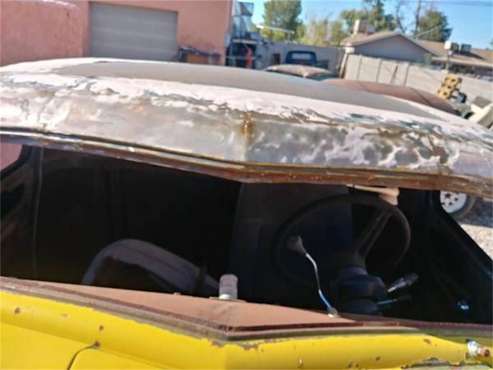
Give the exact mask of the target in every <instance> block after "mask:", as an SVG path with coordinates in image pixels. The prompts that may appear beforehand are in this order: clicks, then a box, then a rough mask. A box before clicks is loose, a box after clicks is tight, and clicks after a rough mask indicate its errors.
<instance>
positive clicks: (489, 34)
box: [253, 0, 493, 48]
mask: <svg viewBox="0 0 493 370" xmlns="http://www.w3.org/2000/svg"><path fill="white" fill-rule="evenodd" d="M264 1H266V0H253V2H254V14H253V21H254V23H262V21H263V11H264ZM396 1H397V0H387V3H386V11H387V12H388V13H393V12H394V8H395V4H396ZM423 1H424V2H425V3H426V4H429V3H433V5H434V6H435V8H437V9H439V10H441V11H442V12H443V13H445V15H446V16H447V18H448V21H449V24H450V25H451V26H452V28H453V31H452V36H451V38H450V39H451V41H453V42H458V43H465V44H472V45H473V47H479V48H486V47H491V45H490V42H491V41H492V40H493V0H423ZM408 2H409V3H410V5H409V6H410V7H411V9H412V8H413V5H414V4H415V3H416V0H409V1H408ZM361 6H362V2H361V0H302V7H303V12H302V14H301V17H302V19H304V20H306V19H307V18H310V17H317V16H318V17H325V16H329V17H330V19H335V18H337V16H338V15H339V13H340V12H341V11H342V10H344V9H351V8H360V7H361ZM409 15H410V16H411V14H409Z"/></svg>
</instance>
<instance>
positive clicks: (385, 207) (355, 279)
mask: <svg viewBox="0 0 493 370" xmlns="http://www.w3.org/2000/svg"><path fill="white" fill-rule="evenodd" d="M1 182H2V188H1V215H0V216H1V244H0V246H1V250H0V251H1V255H0V257H1V274H2V275H3V276H11V277H18V278H25V279H34V280H42V281H53V282H63V283H70V284H84V285H94V286H106V287H114V288H123V289H132V290H144V291H155V292H165V293H179V294H184V295H193V296H198V297H217V296H218V294H219V292H218V289H219V281H220V279H221V276H222V275H224V274H234V275H236V277H237V278H238V299H240V300H244V301H247V302H260V303H268V304H275V305H282V306H290V307H298V308H303V309H309V310H317V311H321V312H324V311H327V310H328V311H330V310H331V309H333V308H335V309H337V311H339V312H342V313H350V314H362V315H376V316H387V317H397V318H405V319H414V320H425V321H437V322H445V321H446V322H471V323H489V324H491V322H492V312H493V311H492V301H493V299H492V291H493V289H492V288H493V287H492V265H491V260H490V258H489V257H488V256H487V255H486V254H485V253H484V252H483V251H482V250H481V249H480V248H479V247H478V246H477V245H476V244H475V242H474V241H473V240H472V239H471V238H470V237H469V236H468V235H467V234H466V233H465V232H464V231H463V230H462V229H461V228H460V226H459V225H458V224H457V223H456V222H455V221H454V220H453V219H452V218H451V217H450V216H449V215H448V214H446V213H445V212H444V211H443V210H442V209H441V206H440V202H439V199H438V193H437V192H434V191H425V190H412V189H399V195H398V197H397V198H396V199H395V204H392V203H393V202H389V201H388V199H385V197H382V196H381V193H380V192H379V191H378V189H377V190H376V191H375V189H367V188H359V187H354V186H348V185H346V184H340V185H316V184H303V183H290V184H273V183H240V182H236V181H231V180H226V179H222V178H218V177H212V176H209V175H204V174H198V173H192V172H186V171H181V170H177V169H173V168H165V167H158V166H154V165H149V164H146V163H137V162H131V161H127V160H124V159H117V158H110V157H105V156H102V155H93V154H85V153H80V152H72V151H61V150H55V149H48V148H45V149H40V148H38V147H30V146H24V148H23V150H22V152H21V155H20V157H19V159H18V160H17V161H16V162H14V163H12V164H11V165H9V166H8V167H6V168H5V169H3V170H2V172H1Z"/></svg>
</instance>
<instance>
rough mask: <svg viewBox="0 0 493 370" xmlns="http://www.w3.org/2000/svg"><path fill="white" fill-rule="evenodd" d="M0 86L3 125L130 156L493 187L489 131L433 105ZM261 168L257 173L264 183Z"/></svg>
mask: <svg viewBox="0 0 493 370" xmlns="http://www.w3.org/2000/svg"><path fill="white" fill-rule="evenodd" d="M95 61H97V60H95ZM72 62H73V61H72ZM72 62H70V63H72ZM84 63H87V60H84ZM45 67H46V63H45ZM45 67H41V68H45ZM50 68H54V65H53V64H52V66H51V67H50ZM0 95H1V102H2V104H1V107H0V117H1V124H0V133H3V134H4V135H5V134H8V135H9V136H16V135H18V136H21V134H22V135H26V131H31V132H33V133H37V134H42V135H44V136H45V138H46V137H50V138H51V139H52V140H58V141H62V139H63V140H67V138H78V139H80V140H81V141H84V140H86V141H87V140H90V141H92V142H95V143H97V142H101V143H103V142H104V143H106V144H104V145H108V142H111V145H112V146H114V147H119V150H120V151H121V152H126V153H127V154H126V157H129V159H132V158H130V157H132V153H134V154H135V153H136V148H141V149H145V150H152V151H154V152H155V153H168V154H170V153H172V154H173V155H176V156H178V158H179V160H180V161H183V162H184V163H187V162H194V161H196V158H202V159H204V160H207V161H210V163H209V164H211V163H212V166H220V167H227V166H228V165H227V163H230V164H236V165H238V164H240V165H241V166H243V168H246V167H248V166H250V165H251V166H264V167H266V168H269V169H276V170H282V169H283V168H284V169H285V170H287V169H290V171H291V170H293V168H294V169H296V171H294V170H293V172H292V173H293V174H295V173H296V172H297V171H302V172H303V171H306V170H307V169H310V171H312V172H313V169H317V170H316V171H315V173H316V175H314V176H315V177H316V176H318V177H320V180H319V181H320V182H324V181H326V180H324V179H323V177H324V176H325V177H327V173H328V172H330V171H341V170H343V171H346V172H347V173H349V172H350V171H351V170H354V171H361V170H363V171H368V173H370V175H368V174H366V176H367V178H366V180H365V181H364V182H365V183H368V184H378V181H379V180H378V178H379V177H381V176H383V177H392V176H395V175H396V174H402V173H406V174H407V175H406V176H409V175H410V174H411V175H412V174H415V175H430V176H448V177H450V178H452V177H456V178H460V179H462V180H461V181H462V182H464V181H466V180H464V179H470V181H472V182H474V183H477V182H479V183H482V184H483V188H484V189H486V190H485V191H486V192H487V189H488V188H491V187H492V185H493V135H492V133H491V132H490V131H487V130H486V129H484V128H482V127H481V126H478V125H474V124H471V123H470V122H468V121H465V120H463V119H461V118H459V117H455V116H452V115H448V114H446V113H442V112H439V111H436V110H433V109H432V108H427V109H428V110H429V111H430V112H432V113H433V117H436V118H426V117H417V116H414V115H411V114H405V113H399V112H390V111H385V110H378V109H373V108H366V107H363V106H356V105H350V104H343V103H335V102H331V101H322V100H318V99H310V98H303V97H298V96H291V95H283V94H275V93H271V92H262V91H257V92H252V91H251V90H244V89H240V88H231V87H224V86H212V85H203V84H201V85H199V84H190V83H181V82H176V81H165V80H150V79H141V78H139V79H135V78H126V77H97V76H77V75H61V74H53V73H46V72H36V73H33V72H32V69H30V70H29V71H26V72H21V71H20V69H19V68H12V67H8V68H6V69H4V68H2V69H0ZM411 105H412V104H411ZM94 145H95V146H97V144H94ZM100 145H101V147H103V146H104V145H103V144H100ZM123 148H126V149H123ZM129 148H133V149H132V150H131V149H129ZM100 149H101V148H100ZM137 152H138V150H137ZM155 155H157V154H155ZM192 158H195V159H193V160H192ZM203 171H205V172H207V171H208V170H205V169H204V170H203ZM245 171H246V170H245ZM348 171H349V172H348ZM240 172H241V171H240ZM260 172H261V171H260ZM260 172H259V173H258V176H255V174H254V173H253V174H252V173H250V174H249V176H250V177H249V179H250V181H268V180H266V175H265V173H263V174H261V173H260ZM317 173H318V174H317ZM372 173H373V174H372ZM294 177H296V176H294ZM255 178H256V179H255ZM372 178H373V179H374V180H372ZM375 179H376V180H375ZM293 181H294V180H293ZM297 181H302V179H300V178H298V180H297ZM372 181H373V182H372ZM467 181H469V180H467ZM467 181H466V182H467ZM402 186H406V183H405V182H403V183H402ZM437 186H438V184H435V185H433V187H435V188H436V187H437ZM440 186H442V187H444V186H445V187H446V186H447V184H446V183H445V184H444V183H443V181H442V182H441V184H440ZM461 186H463V185H461ZM452 187H454V186H452ZM451 190H457V189H456V188H454V189H451ZM471 191H473V192H474V191H478V189H472V190H471ZM479 191H481V192H482V191H483V190H479Z"/></svg>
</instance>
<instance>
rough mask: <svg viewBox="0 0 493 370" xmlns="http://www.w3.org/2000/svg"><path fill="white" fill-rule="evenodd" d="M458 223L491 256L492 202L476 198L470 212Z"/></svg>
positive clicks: (492, 237) (492, 244)
mask: <svg viewBox="0 0 493 370" xmlns="http://www.w3.org/2000/svg"><path fill="white" fill-rule="evenodd" d="M459 223H460V224H461V226H462V227H463V228H464V229H465V230H466V231H467V233H468V234H469V235H470V236H471V237H472V238H473V239H474V240H475V241H476V243H478V244H479V246H480V247H481V248H483V249H484V250H485V251H486V253H488V254H489V256H490V257H491V258H493V202H488V201H485V200H480V199H478V201H477V202H476V204H475V205H474V208H473V209H472V210H471V212H470V213H469V214H468V215H467V216H466V217H465V218H464V219H463V220H460V221H459Z"/></svg>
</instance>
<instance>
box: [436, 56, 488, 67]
mask: <svg viewBox="0 0 493 370" xmlns="http://www.w3.org/2000/svg"><path fill="white" fill-rule="evenodd" d="M432 61H433V62H439V63H447V62H448V63H450V64H457V65H463V66H469V67H478V68H488V69H493V63H488V62H486V61H477V62H474V61H469V60H460V59H456V58H454V57H453V56H452V57H450V58H449V59H447V58H446V57H433V58H432Z"/></svg>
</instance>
